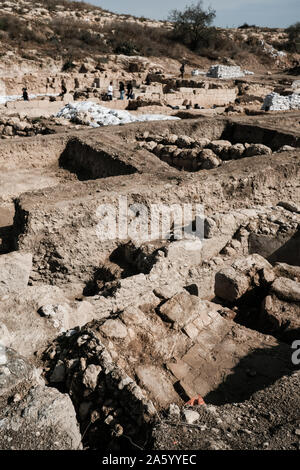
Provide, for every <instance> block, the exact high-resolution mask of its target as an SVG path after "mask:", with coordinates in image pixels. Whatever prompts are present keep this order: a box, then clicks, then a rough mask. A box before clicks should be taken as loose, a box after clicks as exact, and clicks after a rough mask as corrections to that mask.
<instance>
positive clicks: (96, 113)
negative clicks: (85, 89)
mask: <svg viewBox="0 0 300 470" xmlns="http://www.w3.org/2000/svg"><path fill="white" fill-rule="evenodd" d="M56 116H57V117H62V118H64V119H69V120H71V121H73V122H76V123H78V124H84V125H89V126H91V127H100V126H118V125H120V124H128V123H130V122H145V121H166V120H175V119H177V120H178V119H179V118H177V117H174V116H167V115H164V114H132V113H129V112H128V111H122V110H119V109H109V108H106V107H104V106H100V105H98V104H96V103H93V102H92V101H80V102H75V103H68V104H67V105H66V106H64V107H63V108H62V109H61V110H60V111H59V112H58V114H57V115H56Z"/></svg>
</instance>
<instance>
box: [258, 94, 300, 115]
mask: <svg viewBox="0 0 300 470" xmlns="http://www.w3.org/2000/svg"><path fill="white" fill-rule="evenodd" d="M262 109H264V110H267V111H288V110H290V109H300V95H299V94H298V93H293V94H292V95H289V96H281V95H279V94H278V93H270V94H269V95H267V96H266V97H265V99H264V103H263V105H262Z"/></svg>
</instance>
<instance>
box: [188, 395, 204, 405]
mask: <svg viewBox="0 0 300 470" xmlns="http://www.w3.org/2000/svg"><path fill="white" fill-rule="evenodd" d="M186 405H189V406H196V405H205V401H204V400H203V398H202V397H201V395H198V396H197V397H194V398H191V399H190V400H189V401H188V402H187V403H186Z"/></svg>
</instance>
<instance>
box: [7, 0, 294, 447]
mask: <svg viewBox="0 0 300 470" xmlns="http://www.w3.org/2000/svg"><path fill="white" fill-rule="evenodd" d="M0 3H1V6H2V10H3V11H4V12H6V13H5V14H6V15H8V16H9V15H12V16H14V17H17V15H18V14H19V13H18V11H17V10H15V3H16V2H14V1H10V2H8V1H7V2H0ZM17 3H19V4H22V8H23V10H22V15H25V18H27V20H28V21H29V20H30V21H32V24H33V25H35V24H36V23H34V21H38V19H39V18H40V17H42V18H44V20H43V21H46V19H45V18H48V17H47V15H54V13H55V11H57V12H59V13H60V15H58V14H57V17H56V16H55V15H54V20H55V21H58V20H57V18H62V17H63V12H66V14H68V15H70V14H71V13H72V9H68V8H67V7H66V4H68V3H70V4H71V3H72V2H65V3H64V2H62V3H63V7H60V3H59V2H54V1H53V2H52V3H53V4H54V3H55V4H58V6H57V9H56V10H55V9H54V10H48V9H47V8H48V7H47V8H46V9H45V8H44V10H43V8H42V6H43V3H47V2H40V3H37V2H35V1H32V2H29V1H25V0H24V1H21V2H17ZM31 3H32V4H33V5H34V8H35V9H34V8H33V5H31V7H30V9H28V11H27V12H26V5H28V4H31ZM50 3H51V2H50ZM52 3H51V4H52ZM75 3H76V2H75ZM52 6H53V5H52ZM70 8H71V7H70ZM73 8H75V7H74V6H73ZM93 8H94V7H92V6H89V8H87V10H86V11H85V10H80V12H81V14H82V15H86V17H87V18H88V21H90V22H91V23H92V24H93V25H94V23H95V24H97V25H99V24H101V25H102V23H101V22H100V23H99V21H98V22H96V20H95V18H97V17H98V16H99V11H98V10H100V11H101V12H102V16H101V18H102V19H103V18H104V19H103V25H102V26H101V27H102V28H105V27H106V28H107V23H108V24H110V23H109V22H112V21H116V18H115V17H116V16H118V15H113V14H109V13H108V12H105V11H104V10H101V9H98V10H97V9H96V7H95V11H94V9H93ZM42 11H44V13H41V12H42ZM53 11H54V13H53ZM45 12H46V13H45ZM47 12H48V13H47ZM49 12H50V13H49ZM70 12H71V13H70ZM82 12H83V13H82ZM1 15H2V13H1ZM1 15H0V33H1V28H2V26H1V24H2V23H1ZM34 15H35V17H34ZM93 15H94V16H93ZM97 15H98V16H97ZM33 17H34V18H35V19H34V18H33ZM55 18H56V19H55ZM72 18H73V17H72ZM54 20H53V18H52V20H51V21H54ZM121 20H122V21H125V19H124V18H123V17H121V19H120V18H119V20H118V21H121ZM49 21H50V20H49ZM76 21H77V20H76ZM101 21H102V20H101ZM144 22H145V21H144ZM156 23H158V22H156ZM156 23H155V22H153V24H150V25H148V26H147V25H146V26H143V27H149V28H150V27H151V28H152V29H153V28H157V27H158V25H157V24H156ZM49 24H50V23H49ZM137 24H139V23H138V20H137ZM147 24H148V23H147ZM50 26H51V25H50ZM50 26H49V28H50ZM51 27H54V26H53V25H52V26H51ZM93 27H94V29H93V31H94V33H95V31H96V30H95V28H96V26H95V25H94V26H93ZM97 27H98V26H97ZM140 27H142V26H140ZM249 28H250V27H249ZM2 29H3V28H2ZM105 31H106V30H105ZM230 31H234V30H230ZM246 32H247V31H246ZM2 33H3V34H2V35H0V45H1V48H2V49H3V47H4V44H7V41H8V36H7V35H5V34H8V33H7V31H6V30H5V31H4V32H3V31H2ZM4 33H5V34H4ZM46 33H47V32H45V34H46ZM243 33H244V34H246V33H245V30H243ZM252 33H253V34H258V32H257V31H256V32H252ZM47 34H48V33H47ZM49 34H50V33H49ZM95 34H96V33H95ZM103 34H104V33H103ZM248 34H250V33H249V32H248ZM259 34H260V33H259ZM261 34H262V38H264V36H263V32H262V33H261ZM274 34H275V33H274ZM276 34H277V36H278V37H280V34H281V35H283V36H282V37H284V33H283V31H279V32H278V31H277V32H276ZM277 39H278V38H277ZM260 40H263V39H260ZM264 40H266V39H264ZM5 41H6V42H5ZM9 44H10V43H9ZM11 44H12V45H11V49H9V48H7V47H6V52H3V51H2V49H1V51H2V52H1V60H3V61H4V62H5V66H4V68H1V69H0V92H1V93H0V95H1V96H0V103H2V104H1V105H0V137H1V138H0V450H34V451H35V450H51V451H55V450H77V451H88V450H94V451H99V452H107V451H110V452H122V451H123V452H125V451H126V452H136V451H147V450H148V451H161V450H164V451H182V450H191V451H202V450H203V451H204V450H210V451H214V450H300V394H299V386H300V67H299V66H298V68H297V67H296V66H293V61H295V57H296V58H297V57H298V58H299V59H300V55H299V54H296V53H295V54H294V55H293V56H289V53H286V54H285V55H284V54H283V53H282V54H277V55H276V54H275V52H276V50H275V49H274V48H273V47H272V49H266V50H267V51H270V50H272V54H273V56H272V60H273V62H274V63H273V65H272V67H273V68H272V67H271V66H268V69H269V70H271V72H269V71H268V72H267V70H266V69H261V68H259V65H257V63H256V62H253V63H254V64H256V65H255V66H254V65H253V68H255V67H257V68H256V69H255V72H254V73H252V74H250V72H247V69H246V66H244V65H243V66H242V67H239V66H237V65H236V64H233V63H232V61H231V62H230V61H229V60H227V61H225V62H224V61H223V62H222V64H223V65H222V64H221V65H216V61H214V62H213V63H209V62H208V59H207V61H204V62H198V63H197V62H193V60H194V61H196V59H195V58H194V59H193V60H192V58H191V57H190V58H189V60H190V62H188V61H187V64H188V65H186V70H185V73H184V74H183V77H181V78H180V77H179V72H178V70H179V67H180V62H176V61H175V59H173V58H170V59H166V60H164V58H162V57H159V58H157V57H155V58H153V57H150V58H149V57H146V58H145V57H139V55H138V54H135V55H132V56H127V55H126V54H125V55H124V54H123V55H120V54H119V55H117V54H116V55H114V56H113V55H112V54H111V55H109V56H108V55H107V57H106V58H107V61H106V62H105V61H103V62H102V63H101V66H102V68H100V67H98V68H97V67H96V63H97V62H98V59H97V60H94V59H92V58H85V62H84V61H83V59H80V60H79V59H78V60H77V62H76V60H74V61H73V62H74V63H73V65H72V67H71V66H70V70H67V71H66V69H65V68H64V69H63V71H62V70H61V69H59V67H58V65H57V62H55V60H54V59H53V58H51V60H52V62H51V60H50V59H49V61H50V62H49V64H47V63H46V62H47V60H46V59H47V58H44V59H43V61H42V59H41V63H42V64H43V66H41V65H38V62H37V60H38V59H37V57H35V58H34V59H33V58H31V59H28V58H24V57H23V56H22V57H21V56H18V57H19V58H18V57H17V55H15V56H13V55H12V54H8V52H9V51H11V50H13V49H12V48H13V44H14V43H11ZM39 44H40V43H39ZM14 47H15V46H14ZM28 47H29V46H28ZM264 47H265V48H266V46H264ZM270 47H271V46H270ZM32 49H33V46H32ZM274 51H275V52H274ZM277 52H278V51H277ZM279 52H280V51H279ZM15 53H16V52H15ZM27 54H29V52H27ZM32 54H33V55H34V51H33V52H32ZM265 54H267V52H265ZM274 54H275V55H274ZM102 55H103V52H102ZM274 57H275V58H274ZM17 60H18V61H19V62H18V67H19V70H20V72H19V73H18V74H17V75H16V67H13V61H17ZM39 60H40V59H39ZM93 60H94V62H93ZM168 60H169V62H168ZM197 60H198V59H197ZM199 60H200V59H199ZM257 60H258V59H257ZM270 60H271V59H270ZM289 61H290V62H289ZM217 62H220V61H217ZM195 63H196V65H197V67H196V65H195ZM55 64H56V65H55ZM189 64H191V65H189ZM54 65H55V67H56V68H55V67H54ZM61 66H62V63H60V67H61ZM1 67H2V65H1ZM47 67H49V68H48V69H47ZM114 67H116V69H115V68H114ZM195 68H197V70H198V69H201V70H203V72H201V73H200V72H199V70H198V72H199V73H196V72H195V71H193V70H194V69H195ZM50 69H51V70H52V72H51V71H50ZM22 70H23V71H22ZM53 70H54V71H53ZM116 70H117V71H116ZM287 71H288V72H287ZM298 76H299V79H297V77H298ZM62 80H64V83H65V84H66V88H67V93H63V94H62V95H60V86H61V85H60V84H61V81H62ZM121 80H123V81H124V82H127V81H128V80H131V81H132V82H133V84H134V90H135V97H134V98H132V99H129V97H128V99H127V98H126V99H124V100H123V99H118V97H117V94H116V95H114V96H113V98H112V100H111V101H109V102H108V101H105V99H102V94H103V93H104V92H105V90H106V88H107V86H108V85H109V83H110V82H111V81H113V84H114V86H115V87H117V86H118V83H119V81H121ZM146 82H147V84H145V83H146ZM1 86H2V90H5V91H3V92H2V91H1ZM24 86H26V87H27V88H28V90H29V93H31V94H32V97H31V98H30V99H29V101H27V102H25V101H26V100H25V99H24V100H23V99H22V97H21V96H20V95H22V88H23V87H24ZM265 97H266V98H265ZM1 98H2V101H1ZM195 105H197V106H195Z"/></svg>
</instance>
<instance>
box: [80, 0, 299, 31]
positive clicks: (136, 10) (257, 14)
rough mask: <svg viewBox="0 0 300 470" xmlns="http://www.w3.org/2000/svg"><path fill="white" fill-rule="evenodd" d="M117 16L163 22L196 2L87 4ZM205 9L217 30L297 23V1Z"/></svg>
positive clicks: (264, 0) (103, 0) (232, 2)
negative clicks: (211, 11) (212, 16)
mask: <svg viewBox="0 0 300 470" xmlns="http://www.w3.org/2000/svg"><path fill="white" fill-rule="evenodd" d="M86 1H87V2H89V3H92V4H94V5H98V6H100V7H102V8H105V9H107V10H110V11H115V12H117V13H130V14H132V15H135V16H146V17H147V18H155V19H166V18H167V16H168V13H169V11H170V10H172V9H174V8H177V9H179V10H182V9H184V7H185V6H186V5H191V4H193V3H196V2H197V0H86ZM204 6H205V8H207V7H208V6H211V7H212V8H213V9H215V10H216V12H217V16H216V19H215V23H214V24H215V25H216V26H225V27H226V26H228V27H232V26H233V27H234V26H240V25H241V24H243V23H245V22H247V23H248V24H256V25H258V26H269V27H281V28H285V27H287V26H290V25H291V24H294V23H296V22H297V21H300V0H204Z"/></svg>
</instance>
